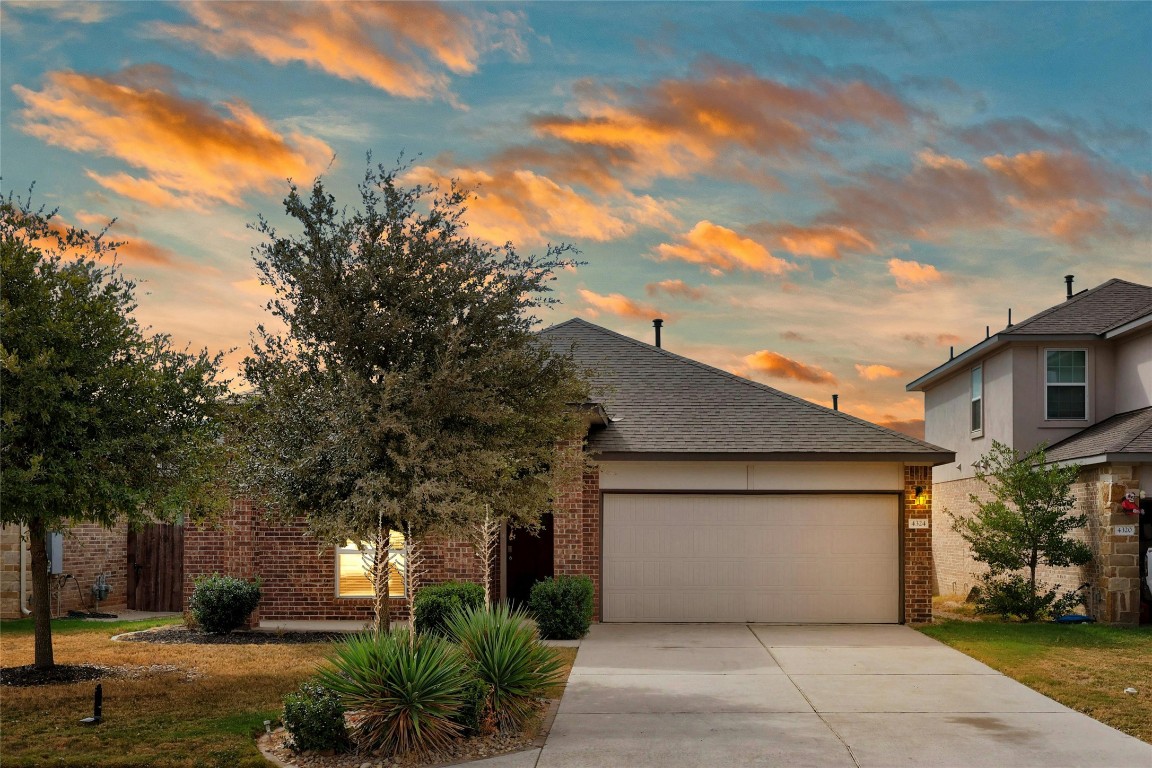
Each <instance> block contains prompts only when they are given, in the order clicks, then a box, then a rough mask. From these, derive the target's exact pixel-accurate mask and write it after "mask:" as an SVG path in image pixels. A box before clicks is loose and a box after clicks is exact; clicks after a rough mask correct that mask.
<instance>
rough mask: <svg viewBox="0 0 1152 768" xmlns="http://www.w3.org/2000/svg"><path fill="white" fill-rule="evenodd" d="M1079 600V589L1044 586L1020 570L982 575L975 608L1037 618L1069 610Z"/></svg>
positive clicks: (1004, 615) (1002, 614)
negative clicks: (995, 574) (1062, 592)
mask: <svg viewBox="0 0 1152 768" xmlns="http://www.w3.org/2000/svg"><path fill="white" fill-rule="evenodd" d="M1080 600H1081V598H1080V590H1079V589H1072V590H1068V591H1066V592H1064V594H1060V590H1059V588H1058V587H1053V588H1050V589H1044V588H1042V587H1041V586H1040V585H1039V584H1037V585H1033V584H1032V582H1031V581H1030V580H1029V579H1028V577H1027V576H1024V575H1023V574H1021V573H1005V574H1000V575H998V576H993V575H991V574H985V575H984V576H982V577H981V578H980V584H979V587H978V594H977V596H976V611H977V613H986V614H994V615H999V616H1001V617H1002V618H1004V619H1010V618H1020V619H1026V620H1028V621H1035V620H1037V619H1044V618H1049V617H1052V618H1056V617H1059V616H1063V615H1065V614H1066V613H1070V612H1071V611H1072V609H1073V608H1075V607H1076V606H1077V605H1078V604H1079V603H1080Z"/></svg>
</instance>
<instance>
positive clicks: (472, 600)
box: [412, 581, 484, 637]
mask: <svg viewBox="0 0 1152 768" xmlns="http://www.w3.org/2000/svg"><path fill="white" fill-rule="evenodd" d="M482 605H484V587H482V586H480V585H479V584H473V583H472V582H468V581H446V582H444V583H443V584H431V585H429V586H427V587H424V588H423V589H421V590H420V591H419V592H417V593H416V599H415V600H413V601H412V618H413V620H414V623H415V626H416V631H417V632H419V633H420V634H435V635H440V636H441V637H447V636H448V617H450V616H451V615H452V614H453V613H455V612H456V611H458V610H460V609H461V608H479V607H481V606H482Z"/></svg>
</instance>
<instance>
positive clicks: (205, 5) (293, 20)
mask: <svg viewBox="0 0 1152 768" xmlns="http://www.w3.org/2000/svg"><path fill="white" fill-rule="evenodd" d="M186 8H187V10H188V12H189V13H190V14H191V15H192V17H193V19H194V20H195V21H196V23H197V25H198V26H181V25H175V24H158V25H156V28H157V29H158V30H159V31H160V32H161V33H163V34H165V35H168V36H172V37H175V38H178V39H181V40H185V41H187V42H191V43H194V44H196V45H199V46H201V47H203V48H205V49H206V50H208V51H210V52H212V53H213V54H215V55H217V56H236V55H246V54H251V55H255V56H258V57H260V58H262V59H265V60H266V61H270V62H272V63H273V64H288V63H290V62H301V63H303V64H305V65H306V66H308V67H311V68H313V69H318V70H320V71H322V72H326V73H328V74H330V75H334V76H335V77H339V78H341V79H343V80H359V81H362V82H365V83H368V84H369V85H371V86H373V87H374V88H378V89H380V90H382V91H385V92H387V93H389V94H392V95H393V96H400V97H403V98H409V99H430V98H434V97H439V98H446V99H449V100H452V96H451V94H450V92H449V87H448V84H449V77H448V75H447V74H446V73H445V72H444V71H443V70H447V71H448V72H451V73H453V74H456V75H469V74H472V73H473V72H475V71H476V68H477V62H478V60H479V58H480V53H481V49H482V48H484V49H488V50H491V49H494V48H505V49H507V50H510V51H512V52H513V53H515V52H516V51H518V50H520V49H522V48H523V43H522V42H521V41H520V37H519V36H520V28H521V27H522V26H523V17H522V16H521V15H519V14H516V13H510V12H508V13H501V14H472V15H468V14H465V13H462V12H460V11H459V10H458V9H457V8H451V7H445V6H441V5H438V4H435V3H366V2H363V3H362V2H355V3H353V2H308V3H246V2H235V3H221V2H195V3H190V4H188V5H187V6H186Z"/></svg>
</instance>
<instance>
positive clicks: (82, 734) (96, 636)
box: [0, 620, 330, 768]
mask: <svg viewBox="0 0 1152 768" xmlns="http://www.w3.org/2000/svg"><path fill="white" fill-rule="evenodd" d="M161 623H164V622H157V621H151V622H133V623H129V622H114V623H107V622H94V621H82V620H62V621H54V622H53V624H52V626H53V639H54V643H53V645H54V649H55V658H56V663H57V664H95V665H101V666H110V667H125V666H129V667H138V668H140V669H139V670H137V672H136V674H139V677H135V678H127V679H126V678H120V677H115V678H105V679H103V680H101V681H99V682H101V683H102V684H103V686H104V688H103V690H104V722H103V723H102V724H101V725H98V726H95V727H90V726H84V725H81V724H80V719H81V718H84V717H87V716H89V715H91V714H92V694H93V691H94V690H95V688H96V682H95V681H92V682H84V683H73V684H68V685H47V686H33V687H28V688H14V687H7V686H6V687H4V688H2V689H0V695H2V696H3V715H2V717H3V729H2V733H0V755H2V760H3V764H4V768H9V766H94V765H99V766H124V767H125V768H127V767H128V766H173V767H175V766H209V767H210V766H219V767H220V768H230V767H231V766H240V767H245V766H259V768H267V766H269V763H268V762H267V761H266V760H264V758H263V757H262V756H261V755H260V752H259V750H257V749H256V746H255V744H254V743H253V740H252V735H253V734H254V733H256V732H258V731H261V730H263V727H264V726H263V723H264V720H275V719H277V718H278V717H279V716H280V712H281V699H282V698H283V696H284V694H286V693H288V692H289V691H291V690H293V689H294V688H295V687H296V686H297V685H298V684H299V683H300V681H302V680H303V679H304V678H306V677H308V676H309V675H311V674H312V672H313V670H314V669H315V667H316V665H317V664H318V663H319V662H320V661H321V660H322V659H323V658H324V657H325V655H327V653H328V651H329V648H330V645H329V644H328V643H306V644H297V645H155V644H152V643H115V642H112V641H111V640H110V638H111V637H112V636H113V635H115V634H119V633H121V632H131V631H134V630H138V629H146V628H148V627H152V626H157V625H159V624H161ZM168 623H171V621H170V620H169V622H168ZM31 627H32V623H31V621H30V620H24V621H18V622H4V623H3V625H0V658H2V659H3V665H4V666H6V667H12V666H19V665H23V664H31V663H32V629H31ZM157 665H163V667H165V668H164V669H161V670H159V671H157V670H156V669H155V667H156V666H157ZM169 667H170V668H171V669H168V668H169Z"/></svg>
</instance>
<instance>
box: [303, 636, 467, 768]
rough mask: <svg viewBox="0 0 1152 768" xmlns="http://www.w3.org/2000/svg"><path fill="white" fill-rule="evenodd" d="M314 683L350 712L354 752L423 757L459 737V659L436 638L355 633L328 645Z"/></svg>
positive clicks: (462, 669) (462, 679)
mask: <svg viewBox="0 0 1152 768" xmlns="http://www.w3.org/2000/svg"><path fill="white" fill-rule="evenodd" d="M317 677H318V678H319V680H320V682H321V683H322V684H323V685H324V686H325V687H327V688H330V689H332V690H333V691H336V692H337V693H339V694H340V700H341V702H342V703H343V704H344V706H345V707H347V708H348V709H351V710H356V712H357V715H358V718H359V719H358V721H357V724H356V727H355V730H354V733H353V738H354V739H355V741H356V746H357V747H358V748H359V749H360V750H362V751H373V750H380V751H381V752H383V753H384V754H386V755H398V754H404V753H406V752H416V753H418V754H422V755H424V754H427V753H429V752H432V751H435V750H439V749H444V748H446V747H448V746H450V745H451V743H452V740H453V739H455V738H456V737H457V736H459V735H460V733H461V731H462V730H463V728H462V727H461V726H460V724H459V723H458V722H457V718H459V716H460V706H461V703H462V702H461V699H462V693H463V688H464V685H465V683H466V682H467V679H468V677H467V670H466V669H465V666H464V658H463V656H462V655H461V654H460V651H459V649H458V648H456V647H455V646H453V645H452V644H451V643H449V642H448V641H447V640H445V639H444V638H442V637H437V636H434V635H416V636H415V637H412V636H411V635H410V634H409V633H408V630H406V629H397V630H395V631H393V632H388V633H376V632H363V633H361V634H358V635H353V636H352V637H349V638H348V639H347V640H345V641H344V642H342V643H340V644H339V645H337V646H336V648H335V650H334V651H333V653H332V655H331V656H330V657H329V658H328V666H326V667H323V668H321V670H320V672H319V673H318V674H317Z"/></svg>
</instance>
